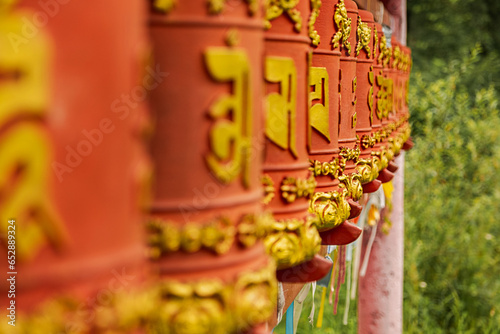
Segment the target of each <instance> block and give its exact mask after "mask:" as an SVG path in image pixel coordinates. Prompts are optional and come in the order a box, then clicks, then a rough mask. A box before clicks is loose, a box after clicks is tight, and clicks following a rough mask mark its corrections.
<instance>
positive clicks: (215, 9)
mask: <svg viewBox="0 0 500 334" xmlns="http://www.w3.org/2000/svg"><path fill="white" fill-rule="evenodd" d="M171 1H172V0H171ZM228 1H230V0H208V11H209V13H210V14H220V13H222V12H223V11H224V9H225V7H226V3H227V2H228ZM246 2H247V3H248V7H249V12H250V14H251V15H254V14H255V13H256V12H257V10H258V9H259V2H258V0H246Z"/></svg>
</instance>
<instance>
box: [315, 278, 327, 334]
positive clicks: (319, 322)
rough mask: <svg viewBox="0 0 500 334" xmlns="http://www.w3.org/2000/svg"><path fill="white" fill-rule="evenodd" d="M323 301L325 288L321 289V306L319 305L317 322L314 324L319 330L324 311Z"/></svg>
mask: <svg viewBox="0 0 500 334" xmlns="http://www.w3.org/2000/svg"><path fill="white" fill-rule="evenodd" d="M325 299H326V288H325V287H323V292H321V304H319V312H318V322H316V328H321V327H322V326H323V312H324V311H325Z"/></svg>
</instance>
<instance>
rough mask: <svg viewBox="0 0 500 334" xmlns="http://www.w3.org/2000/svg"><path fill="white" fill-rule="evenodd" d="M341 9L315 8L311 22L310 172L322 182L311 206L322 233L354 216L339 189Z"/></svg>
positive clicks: (325, 5) (326, 4)
mask: <svg viewBox="0 0 500 334" xmlns="http://www.w3.org/2000/svg"><path fill="white" fill-rule="evenodd" d="M337 7H338V6H337V5H336V4H335V3H334V2H333V1H328V2H323V3H322V4H321V8H317V9H316V8H314V9H315V10H316V12H317V15H314V12H313V17H315V18H316V20H315V21H313V22H310V23H313V25H312V28H310V29H311V30H310V35H311V40H312V44H313V47H314V50H313V54H312V61H311V67H310V69H309V71H310V73H309V86H310V90H309V103H310V105H309V131H308V149H309V163H310V167H309V169H310V170H311V171H312V173H313V175H314V177H315V178H316V181H317V182H318V185H317V187H316V192H315V194H314V195H313V197H312V199H311V203H310V205H311V211H312V212H314V213H315V214H316V215H317V216H318V218H319V222H320V224H319V226H318V230H319V231H325V230H328V229H331V228H333V227H337V226H339V225H340V224H342V223H343V222H344V221H345V220H346V219H347V218H348V217H349V214H350V206H349V203H348V202H347V199H346V194H347V190H346V189H345V188H340V187H339V180H338V177H339V176H340V175H341V174H342V171H343V169H344V167H345V164H344V163H343V160H342V159H339V156H338V154H339V145H338V135H339V110H340V106H339V103H340V92H339V88H340V80H339V70H340V51H339V50H338V48H337V49H334V50H332V49H333V46H332V44H331V36H333V35H334V34H335V28H334V25H333V24H332V21H333V18H334V13H335V10H336V8H337ZM314 37H316V38H314Z"/></svg>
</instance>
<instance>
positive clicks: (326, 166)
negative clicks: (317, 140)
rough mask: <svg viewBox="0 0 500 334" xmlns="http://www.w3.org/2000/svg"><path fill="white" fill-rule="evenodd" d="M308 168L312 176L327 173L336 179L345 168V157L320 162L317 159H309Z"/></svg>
mask: <svg viewBox="0 0 500 334" xmlns="http://www.w3.org/2000/svg"><path fill="white" fill-rule="evenodd" d="M309 164H310V167H309V170H310V171H311V172H312V173H313V175H314V176H320V175H329V176H330V177H331V178H332V179H336V178H338V177H339V175H340V174H341V173H342V172H343V171H344V169H345V165H346V163H345V159H340V160H339V158H334V159H332V161H330V162H321V161H318V160H309Z"/></svg>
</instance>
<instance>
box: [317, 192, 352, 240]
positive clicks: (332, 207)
mask: <svg viewBox="0 0 500 334" xmlns="http://www.w3.org/2000/svg"><path fill="white" fill-rule="evenodd" d="M346 195H347V190H346V189H343V188H342V189H339V191H330V192H327V193H325V192H317V193H315V194H314V195H313V197H312V198H311V201H310V202H309V212H311V213H314V214H315V215H316V216H317V217H318V223H317V227H318V231H325V230H329V229H332V228H335V227H337V226H339V225H340V224H342V223H343V222H344V221H345V220H346V219H347V218H349V214H350V213H351V207H350V205H349V203H348V202H347V200H346Z"/></svg>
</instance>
